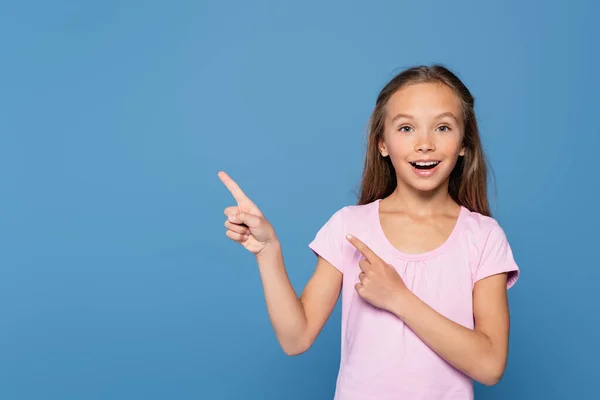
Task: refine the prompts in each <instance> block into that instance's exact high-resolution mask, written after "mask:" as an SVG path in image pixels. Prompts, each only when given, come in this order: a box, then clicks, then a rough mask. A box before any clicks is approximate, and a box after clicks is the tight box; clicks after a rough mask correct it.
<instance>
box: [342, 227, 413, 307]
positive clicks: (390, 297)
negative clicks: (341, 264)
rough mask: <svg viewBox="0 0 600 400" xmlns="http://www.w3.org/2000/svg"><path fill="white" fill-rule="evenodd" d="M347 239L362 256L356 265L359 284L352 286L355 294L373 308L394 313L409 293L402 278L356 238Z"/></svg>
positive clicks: (349, 237) (349, 236)
mask: <svg viewBox="0 0 600 400" xmlns="http://www.w3.org/2000/svg"><path fill="white" fill-rule="evenodd" d="M347 239H348V241H349V242H350V243H351V244H352V245H353V246H354V247H355V248H356V249H357V250H358V251H359V252H360V253H361V254H362V255H363V256H364V259H362V260H360V262H359V263H358V265H359V266H360V269H361V270H362V271H361V273H360V274H359V275H358V279H359V280H360V283H357V284H356V285H355V286H354V288H355V290H356V292H357V293H358V295H359V296H360V297H362V298H363V299H365V300H366V301H368V302H369V303H371V304H372V305H374V306H375V307H378V308H381V309H384V310H387V311H394V310H395V308H397V305H398V304H399V303H401V302H402V298H403V297H404V296H406V295H407V294H408V293H409V290H408V288H407V287H406V285H405V284H404V281H403V280H402V277H401V276H400V274H398V272H397V271H396V269H395V268H394V267H393V266H391V265H390V264H388V263H386V262H385V261H383V260H382V259H381V258H380V257H379V256H378V255H377V254H375V252H373V250H371V249H370V248H369V247H368V246H367V245H366V244H364V243H363V242H361V241H360V240H359V239H358V238H356V237H354V236H351V235H348V237H347Z"/></svg>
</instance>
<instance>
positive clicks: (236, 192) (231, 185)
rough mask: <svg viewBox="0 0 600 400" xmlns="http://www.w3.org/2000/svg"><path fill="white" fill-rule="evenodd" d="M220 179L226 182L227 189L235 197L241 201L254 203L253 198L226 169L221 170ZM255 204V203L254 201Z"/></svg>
mask: <svg viewBox="0 0 600 400" xmlns="http://www.w3.org/2000/svg"><path fill="white" fill-rule="evenodd" d="M218 175H219V179H221V181H222V182H223V183H224V184H225V186H226V187H227V189H229V191H230V192H231V195H232V196H233V198H234V199H235V200H236V201H237V202H238V204H239V203H242V202H246V203H252V200H250V198H249V197H248V196H246V194H245V193H244V192H243V191H242V189H241V188H240V187H239V186H238V184H237V183H235V181H234V180H233V179H231V178H230V177H229V175H227V173H225V172H224V171H221V172H219V174H218ZM252 204H254V203H252Z"/></svg>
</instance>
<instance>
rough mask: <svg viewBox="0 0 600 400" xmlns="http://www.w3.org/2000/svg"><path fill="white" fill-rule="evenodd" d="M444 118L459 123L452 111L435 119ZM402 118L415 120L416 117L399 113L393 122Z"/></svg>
mask: <svg viewBox="0 0 600 400" xmlns="http://www.w3.org/2000/svg"><path fill="white" fill-rule="evenodd" d="M442 117H450V118H452V119H454V120H455V121H456V122H459V120H458V118H456V115H454V114H453V113H451V112H450V111H448V112H445V113H441V114H438V115H436V116H435V119H439V118H442ZM400 118H405V119H414V117H413V116H412V115H409V114H402V113H399V114H396V116H394V118H392V122H394V121H396V120H397V119H400Z"/></svg>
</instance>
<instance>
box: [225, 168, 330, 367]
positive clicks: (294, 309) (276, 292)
mask: <svg viewBox="0 0 600 400" xmlns="http://www.w3.org/2000/svg"><path fill="white" fill-rule="evenodd" d="M219 178H220V179H221V181H223V183H224V184H225V186H226V187H227V189H229V191H230V192H231V194H232V195H233V197H234V198H235V200H236V201H237V206H231V207H227V208H226V209H225V215H227V220H226V221H225V227H226V228H227V231H226V232H225V234H226V235H227V237H228V238H230V239H231V240H233V241H235V242H237V243H239V244H241V245H242V246H244V248H246V250H248V251H250V252H251V253H253V254H254V255H255V256H256V261H257V262H258V269H259V271H260V277H261V280H262V285H263V290H264V293H265V300H266V303H267V311H268V313H269V318H270V320H271V324H272V325H273V328H274V330H275V335H276V336H277V340H278V341H279V344H280V345H281V347H282V349H283V351H284V352H285V353H286V354H288V355H296V354H300V353H303V352H305V351H306V350H308V348H309V347H310V346H311V345H312V343H313V342H314V340H315V338H316V337H317V335H318V334H319V332H320V331H321V329H322V328H323V325H324V324H325V321H327V319H328V318H329V315H330V314H331V311H332V310H333V307H334V306H335V303H336V302H337V299H338V297H339V294H340V289H341V287H342V273H341V272H340V271H338V270H337V269H336V268H335V267H334V266H333V265H331V264H330V263H329V262H327V261H325V259H323V258H321V257H320V256H319V258H318V261H317V266H316V269H315V272H314V273H313V276H312V277H311V279H310V280H309V282H308V284H307V285H306V287H305V289H304V291H303V293H302V295H301V296H300V298H298V296H297V295H296V292H295V291H294V288H293V287H292V284H291V282H290V280H289V278H288V275H287V272H286V270H285V265H284V262H283V254H282V252H281V244H280V242H279V240H278V239H277V235H276V234H275V230H274V229H273V227H272V226H271V224H270V223H269V221H267V220H266V218H265V217H264V215H263V214H262V212H261V211H260V210H259V208H258V207H257V206H256V204H254V202H253V201H252V200H250V198H249V197H248V196H246V194H245V193H244V192H243V191H242V189H241V188H240V187H239V186H238V184H237V183H236V182H235V181H234V180H233V179H231V178H230V177H229V175H227V174H226V173H225V172H223V171H221V172H219Z"/></svg>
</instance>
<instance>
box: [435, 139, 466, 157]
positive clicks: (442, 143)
mask: <svg viewBox="0 0 600 400" xmlns="http://www.w3.org/2000/svg"><path fill="white" fill-rule="evenodd" d="M436 147H437V150H438V151H440V152H442V153H444V154H446V155H448V156H451V155H458V153H460V150H461V148H462V138H461V137H456V136H446V137H444V138H441V139H440V140H439V141H438V145H437V146H436Z"/></svg>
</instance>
